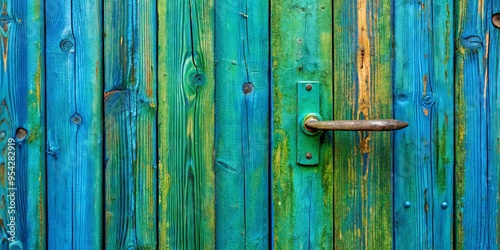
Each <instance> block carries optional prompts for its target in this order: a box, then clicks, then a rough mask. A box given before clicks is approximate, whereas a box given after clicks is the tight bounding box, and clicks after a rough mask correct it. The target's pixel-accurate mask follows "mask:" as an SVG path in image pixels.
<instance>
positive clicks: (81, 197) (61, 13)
mask: <svg viewBox="0 0 500 250" xmlns="http://www.w3.org/2000/svg"><path fill="white" fill-rule="evenodd" d="M45 4H46V5H45V6H46V8H47V10H50V11H48V12H46V53H47V58H48V60H47V70H46V79H47V84H46V93H47V97H46V99H47V104H46V109H47V116H46V117H47V151H46V152H47V154H46V155H47V197H48V201H47V202H48V204H47V206H48V219H47V220H48V222H49V223H48V236H47V237H48V247H49V248H50V249H70V248H80V249H81V248H85V249H99V248H101V247H102V246H103V236H102V232H103V228H102V226H103V216H102V211H103V205H102V196H103V193H102V178H103V175H102V173H103V169H102V166H103V152H102V151H103V150H102V141H103V138H102V136H103V131H102V130H103V128H102V122H103V112H102V93H103V84H102V58H101V52H102V18H101V14H102V2H101V1H100V0H90V1H89V0H72V1H59V0H47V1H46V2H45Z"/></svg>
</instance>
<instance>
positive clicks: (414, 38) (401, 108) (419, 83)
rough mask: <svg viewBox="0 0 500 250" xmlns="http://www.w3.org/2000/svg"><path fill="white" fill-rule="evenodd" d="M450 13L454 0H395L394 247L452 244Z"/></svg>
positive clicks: (411, 247)
mask: <svg viewBox="0 0 500 250" xmlns="http://www.w3.org/2000/svg"><path fill="white" fill-rule="evenodd" d="M453 18H454V15H453V1H398V2H395V5H394V19H395V20H396V21H395V22H394V44H395V48H394V50H395V58H394V67H393V72H394V74H395V75H394V83H393V88H394V98H395V100H394V115H395V118H397V119H401V120H404V121H407V122H408V123H410V126H409V127H408V128H406V129H404V130H401V131H398V132H396V133H395V137H394V204H393V209H394V224H395V229H394V232H395V234H394V236H395V243H394V244H395V245H394V246H395V247H396V248H410V249H450V248H452V246H453V238H454V235H453V206H454V200H453V185H454V184H453V180H454V169H453V168H454V159H453V158H454V150H453V145H454V134H453V128H454V111H455V110H454V81H453V79H454V69H453V52H454V39H453V30H454V28H453ZM409 27H411V28H409Z"/></svg>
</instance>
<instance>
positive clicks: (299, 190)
mask: <svg viewBox="0 0 500 250" xmlns="http://www.w3.org/2000/svg"><path fill="white" fill-rule="evenodd" d="M331 21H332V5H331V1H324V0H319V1H316V2H314V3H313V2H306V1H300V0H286V1H271V51H272V59H271V64H272V71H273V74H272V110H273V115H272V118H273V127H272V130H271V131H272V137H271V138H272V148H271V154H272V155H271V157H272V158H271V163H272V177H271V178H272V182H271V188H272V194H271V195H272V202H273V204H272V205H273V212H272V216H273V233H274V235H273V243H272V244H273V246H274V248H275V249H301V248H324V249H327V248H330V249H331V248H332V247H333V213H332V212H333V203H332V202H333V176H332V174H333V169H332V167H333V161H332V155H333V153H332V133H331V132H330V133H324V134H323V136H322V138H321V140H322V144H321V145H322V146H321V149H320V156H319V157H320V160H319V164H318V165H317V166H310V167H305V166H299V165H297V163H296V162H297V161H296V160H297V158H296V146H297V143H296V137H297V111H296V110H297V107H296V105H297V104H296V103H297V81H319V83H320V92H321V93H320V100H321V116H322V117H323V118H324V119H325V120H331V119H332V118H333V117H332V105H331V102H332V81H333V80H332V78H333V77H332V75H333V74H332V22H331Z"/></svg>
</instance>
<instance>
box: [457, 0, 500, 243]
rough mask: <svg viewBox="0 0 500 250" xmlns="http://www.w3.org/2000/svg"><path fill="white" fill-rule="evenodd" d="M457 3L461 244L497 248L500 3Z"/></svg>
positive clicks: (458, 212) (458, 210)
mask: <svg viewBox="0 0 500 250" xmlns="http://www.w3.org/2000/svg"><path fill="white" fill-rule="evenodd" d="M455 6H456V11H455V20H456V23H455V29H456V32H455V34H456V37H455V41H456V44H457V46H456V50H455V65H456V69H455V72H456V74H455V79H456V81H455V86H456V98H455V102H456V126H457V127H456V133H455V139H456V142H457V146H456V151H455V155H456V161H457V162H456V212H457V214H456V221H455V223H456V228H457V230H456V246H457V248H459V249H497V248H498V237H497V234H498V230H499V229H498V221H499V218H498V208H497V206H498V205H497V203H498V174H499V173H498V166H499V164H500V163H499V162H498V157H497V154H498V137H499V134H498V128H497V127H498V121H497V120H495V117H498V113H497V111H498V105H499V104H498V95H497V94H498V90H497V87H496V85H497V84H496V83H497V82H496V81H494V80H497V79H498V54H497V52H496V51H494V50H495V48H497V47H498V40H492V38H494V37H497V36H498V30H497V29H496V28H493V27H492V24H491V21H492V18H491V15H492V14H493V12H492V11H493V10H495V11H499V8H498V3H496V1H484V0H482V1H469V0H456V1H455ZM493 6H495V9H493ZM490 63H491V64H490ZM490 108H491V109H490ZM495 125H497V127H495Z"/></svg>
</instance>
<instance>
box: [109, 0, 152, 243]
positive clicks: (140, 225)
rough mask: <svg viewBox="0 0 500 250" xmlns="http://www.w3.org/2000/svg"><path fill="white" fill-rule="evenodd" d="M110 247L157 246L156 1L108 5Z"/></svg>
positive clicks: (110, 2)
mask: <svg viewBox="0 0 500 250" xmlns="http://www.w3.org/2000/svg"><path fill="white" fill-rule="evenodd" d="M103 18H104V33H105V36H104V112H105V116H104V120H105V123H104V124H105V142H104V144H105V177H104V178H105V188H104V190H105V206H106V207H105V218H106V219H105V220H106V224H105V235H106V237H105V247H106V248H108V249H129V248H138V249H154V248H155V247H156V243H157V234H156V231H157V221H156V213H157V200H156V198H157V146H156V145H157V142H156V138H157V132H156V131H157V130H156V112H157V109H156V107H157V105H156V103H157V99H156V95H157V91H156V88H157V83H156V76H157V74H156V48H157V44H156V31H157V29H156V1H154V0H153V1H140V2H138V1H109V0H105V1H104V17H103Z"/></svg>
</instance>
